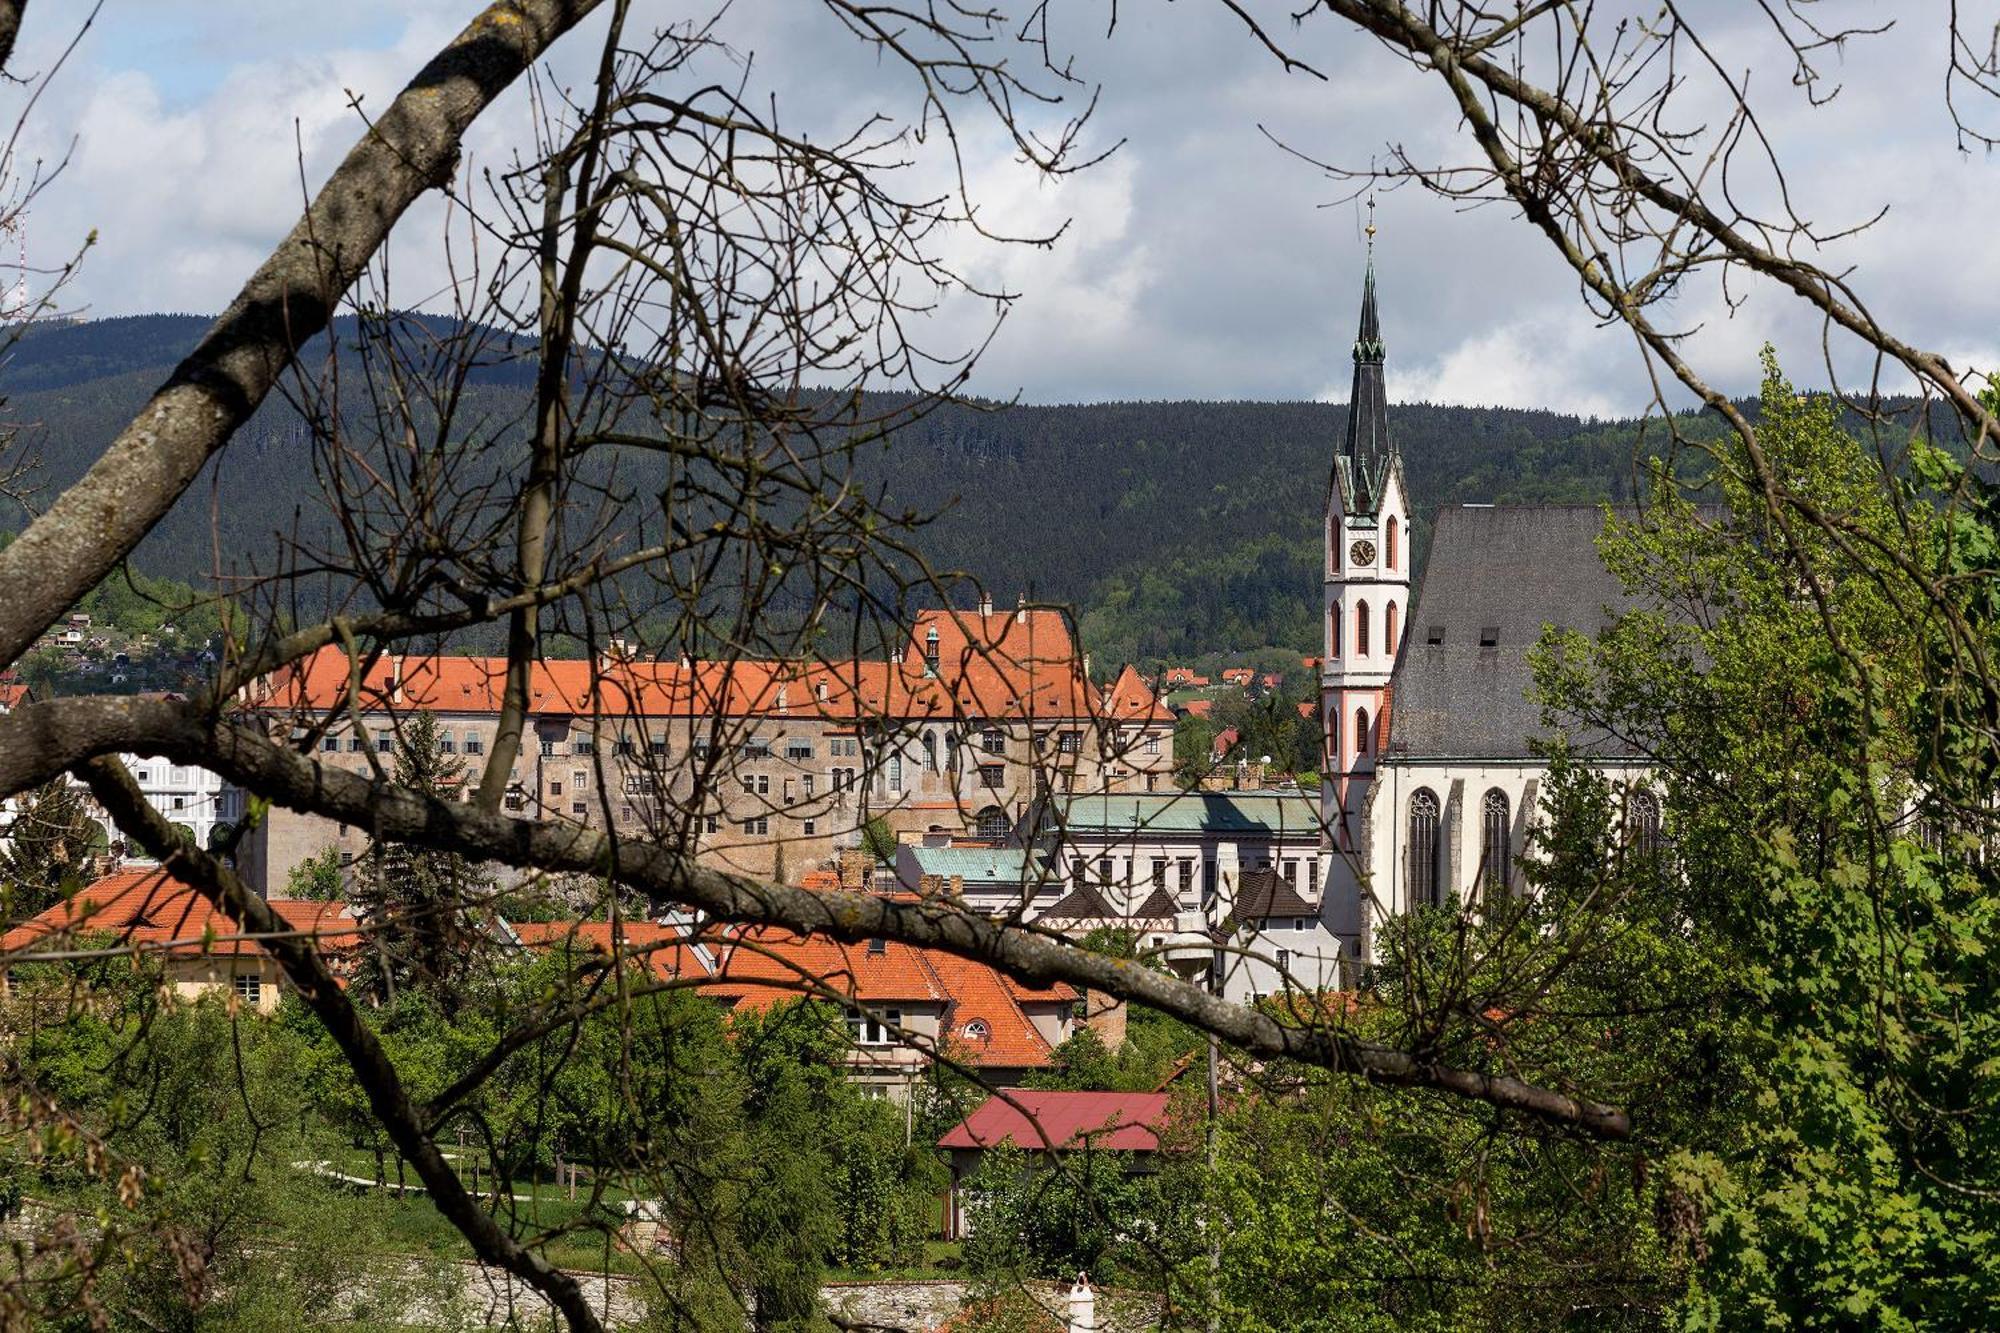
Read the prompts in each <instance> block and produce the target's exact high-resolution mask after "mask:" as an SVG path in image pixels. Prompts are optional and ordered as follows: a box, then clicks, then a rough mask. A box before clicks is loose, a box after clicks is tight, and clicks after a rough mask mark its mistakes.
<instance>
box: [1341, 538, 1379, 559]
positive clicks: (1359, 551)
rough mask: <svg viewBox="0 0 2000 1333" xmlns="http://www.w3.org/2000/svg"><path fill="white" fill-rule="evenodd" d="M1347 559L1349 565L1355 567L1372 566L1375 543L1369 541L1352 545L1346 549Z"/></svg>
mask: <svg viewBox="0 0 2000 1333" xmlns="http://www.w3.org/2000/svg"><path fill="white" fill-rule="evenodd" d="M1347 559H1348V561H1349V563H1351V564H1356V565H1372V564H1374V563H1375V543H1374V542H1371V541H1358V542H1356V543H1354V545H1352V546H1350V547H1348V548H1347Z"/></svg>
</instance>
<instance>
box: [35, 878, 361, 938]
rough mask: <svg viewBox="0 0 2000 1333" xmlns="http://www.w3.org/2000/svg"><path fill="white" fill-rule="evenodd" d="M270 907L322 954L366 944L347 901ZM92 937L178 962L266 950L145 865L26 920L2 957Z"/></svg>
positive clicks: (287, 901)
mask: <svg viewBox="0 0 2000 1333" xmlns="http://www.w3.org/2000/svg"><path fill="white" fill-rule="evenodd" d="M269 904H270V907H271V910H272V911H274V912H276V913H277V914H278V916H279V917H280V918H282V919H283V920H284V922H285V924H286V925H287V926H288V927H289V928H290V929H292V930H294V931H298V932H300V933H303V934H307V935H311V936H312V937H313V943H314V944H315V945H316V946H318V947H320V948H322V949H344V948H352V947H353V946H355V945H357V944H359V943H360V942H361V935H360V932H359V930H358V929H357V928H356V924H355V921H354V918H353V917H352V916H350V915H348V913H347V905H346V904H345V903H338V902H311V901H307V900H304V899H295V898H273V899H270V900H269ZM91 935H110V936H112V937H113V938H115V939H116V940H118V942H119V943H121V944H126V945H130V946H132V947H134V948H137V949H140V950H143V951H145V952H148V953H157V954H167V955H170V956H174V957H183V956H187V957H200V956H203V955H226V956H235V955H239V954H257V953H262V952H263V951H264V950H263V949H262V947H261V946H260V945H258V943H257V942H256V940H254V939H246V938H244V937H243V931H242V928H241V927H239V926H238V925H237V924H236V922H235V921H234V920H233V919H232V918H231V917H229V916H228V915H226V914H224V913H222V912H218V911H217V910H215V908H214V907H212V906H210V905H209V901H208V899H207V898H204V897H203V896H202V895H201V894H199V893H197V892H196V891H195V889H194V887H193V886H192V885H190V884H186V883H183V882H182V881H181V880H179V879H176V878H175V877H174V876H173V875H171V874H169V873H168V872H167V871H165V870H163V869H160V868H159V867H157V866H146V867H135V868H132V869H126V870H119V871H116V872H114V873H112V874H109V875H106V876H105V877H104V878H102V879H100V880H97V881H96V882H94V883H91V884H87V885H85V886H84V887H83V888H81V889H78V890H77V891H76V893H75V894H73V895H72V896H70V897H68V898H65V899H64V900H63V901H61V902H59V903H56V904H55V905H54V906H52V907H49V908H47V909H46V910H44V911H42V912H40V913H38V914H37V915H35V916H32V917H30V918H29V919H28V920H26V921H23V922H22V923H21V924H19V925H17V926H15V927H14V928H13V929H12V930H10V931H8V932H7V933H6V934H5V935H0V954H13V953H23V952H39V951H41V950H44V949H50V948H56V947H59V946H62V945H65V944H69V943H72V942H74V941H75V940H76V939H78V938H80V937H84V936H91Z"/></svg>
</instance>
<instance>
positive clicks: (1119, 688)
mask: <svg viewBox="0 0 2000 1333" xmlns="http://www.w3.org/2000/svg"><path fill="white" fill-rule="evenodd" d="M1104 711H1105V714H1106V715H1107V716H1109V717H1111V718H1112V719H1114V720H1119V721H1123V720H1126V719H1140V720H1144V721H1147V722H1172V721H1173V720H1174V715H1173V711H1172V710H1171V709H1169V708H1168V707H1167V706H1166V704H1165V703H1164V702H1162V701H1161V699H1160V696H1159V695H1157V694H1155V693H1153V688H1152V686H1150V685H1148V684H1146V680H1145V678H1144V677H1143V676H1141V675H1140V674H1139V672H1138V669H1137V668H1136V667H1134V666H1133V665H1132V664H1131V663H1130V662H1127V663H1126V664H1125V665H1124V666H1123V667H1122V668H1120V669H1119V672H1118V677H1117V679H1115V680H1113V681H1112V682H1111V684H1110V686H1109V687H1108V688H1107V689H1106V690H1105V692H1104Z"/></svg>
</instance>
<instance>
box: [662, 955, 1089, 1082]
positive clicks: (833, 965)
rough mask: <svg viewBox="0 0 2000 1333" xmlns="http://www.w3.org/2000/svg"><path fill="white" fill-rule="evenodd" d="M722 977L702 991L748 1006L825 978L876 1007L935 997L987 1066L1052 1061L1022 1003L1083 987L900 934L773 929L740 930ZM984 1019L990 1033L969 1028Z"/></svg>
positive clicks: (795, 993) (778, 999)
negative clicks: (855, 938)
mask: <svg viewBox="0 0 2000 1333" xmlns="http://www.w3.org/2000/svg"><path fill="white" fill-rule="evenodd" d="M736 941H737V942H736V944H735V946H734V947H732V948H730V950H729V952H728V953H727V955H726V956H725V957H724V959H723V962H722V966H721V967H720V968H719V969H718V970H717V973H716V980H715V981H714V982H711V983H710V984H708V985H706V986H703V987H702V993H703V994H704V995H712V996H715V997H717V998H718V999H722V1000H726V1001H730V1002H732V1004H733V1005H734V1006H735V1007H737V1008H739V1009H745V1010H749V1011H753V1012H754V1011H758V1010H763V1009H768V1008H770V1007H772V1006H773V1005H777V1004H781V1003H784V1002H785V1001H787V1000H793V999H797V998H799V997H800V996H801V995H802V994H804V993H805V992H804V991H803V990H802V989H801V988H802V987H803V986H805V985H806V984H808V982H811V981H817V982H819V983H821V984H823V985H825V986H826V987H827V988H829V989H831V990H833V991H834V992H835V993H836V994H838V995H840V996H842V997H845V998H847V999H851V1000H853V1001H854V1002H855V1003H856V1004H860V1005H866V1006H868V1007H870V1008H877V1007H887V1006H890V1005H909V1004H935V1005H938V1006H940V1007H941V1009H942V1017H943V1024H942V1028H941V1031H942V1033H943V1035H944V1036H945V1037H946V1039H947V1040H948V1041H949V1042H950V1043H951V1045H952V1049H953V1052H954V1053H955V1054H956V1056H957V1057H958V1058H959V1059H962V1060H964V1061H966V1062H967V1063H968V1064H972V1065H975V1066H979V1067H994V1068H1012V1069H1027V1068H1040V1067H1043V1066H1045V1065H1047V1064H1048V1063H1049V1061H1050V1059H1051V1057H1052V1053H1051V1050H1050V1047H1049V1044H1048V1042H1047V1040H1046V1039H1044V1038H1043V1036H1042V1034H1041V1033H1040V1032H1039V1031H1037V1030H1036V1028H1035V1025H1034V1022H1033V1021H1032V1020H1031V1019H1030V1018H1029V1017H1028V1015H1027V1013H1026V1012H1025V1011H1024V1010H1023V1009H1022V1008H1021V1004H1022V1002H1024V1001H1025V1002H1029V1003H1062V1002H1071V1001H1074V1000H1075V998H1076V992H1075V991H1074V990H1071V989H1070V988H1069V987H1068V986H1066V985H1063V984H1062V983H1060V982H1058V983H1056V984H1055V985H1053V986H1049V987H1044V988H1040V989H1037V988H1035V987H1031V986H1026V985H1023V984H1021V983H1018V982H1015V981H1013V980H1012V979H1011V978H1009V977H1007V976H1006V975H1005V974H1003V973H1001V972H1000V971H999V970H998V969H996V968H994V967H992V966H990V965H988V964H986V963H981V962H975V961H972V960H970V959H964V958H959V957H957V956H956V955H953V954H948V953H945V952H944V951H942V950H939V949H919V948H916V947H915V946H913V945H908V944H903V943H901V942H900V941H897V940H884V941H881V952H879V953H878V952H876V951H875V949H874V948H873V947H871V946H870V945H868V944H843V943H841V942H840V941H838V940H832V939H828V938H827V937H825V936H822V935H807V936H804V937H801V936H798V935H795V934H793V933H792V932H790V931H787V930H783V929H780V928H778V927H774V926H757V927H750V928H747V929H745V930H742V931H739V932H738V933H737V936H736ZM975 1022H976V1023H980V1024H983V1025H984V1035H983V1036H982V1035H979V1029H977V1028H975V1029H974V1031H973V1032H972V1033H970V1034H968V1033H967V1032H966V1026H967V1025H968V1024H971V1023H975Z"/></svg>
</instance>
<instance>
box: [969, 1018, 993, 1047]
mask: <svg viewBox="0 0 2000 1333" xmlns="http://www.w3.org/2000/svg"><path fill="white" fill-rule="evenodd" d="M964 1032H965V1039H966V1040H967V1041H985V1040H987V1039H988V1038H989V1037H991V1036H992V1035H993V1030H992V1029H991V1028H989V1027H987V1026H986V1020H985V1019H983V1018H975V1019H973V1020H972V1021H971V1022H969V1023H967V1024H966V1025H965V1028H964Z"/></svg>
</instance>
